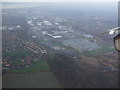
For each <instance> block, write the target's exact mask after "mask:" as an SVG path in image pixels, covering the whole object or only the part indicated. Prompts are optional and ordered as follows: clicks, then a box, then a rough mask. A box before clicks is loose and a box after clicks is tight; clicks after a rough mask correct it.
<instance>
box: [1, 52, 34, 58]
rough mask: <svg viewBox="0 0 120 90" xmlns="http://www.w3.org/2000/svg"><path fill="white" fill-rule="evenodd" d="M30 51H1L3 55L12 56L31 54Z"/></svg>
mask: <svg viewBox="0 0 120 90" xmlns="http://www.w3.org/2000/svg"><path fill="white" fill-rule="evenodd" d="M31 54H32V52H29V51H16V52H15V51H14V52H7V53H4V52H3V56H13V57H15V56H16V57H21V56H26V55H31Z"/></svg>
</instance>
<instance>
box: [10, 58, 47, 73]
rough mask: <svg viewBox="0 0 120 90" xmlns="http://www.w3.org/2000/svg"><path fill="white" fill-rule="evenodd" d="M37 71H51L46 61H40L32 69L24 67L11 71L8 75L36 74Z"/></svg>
mask: <svg viewBox="0 0 120 90" xmlns="http://www.w3.org/2000/svg"><path fill="white" fill-rule="evenodd" d="M36 71H42V72H47V71H49V66H48V64H47V62H46V61H45V60H44V59H41V60H39V61H38V62H37V63H36V64H34V65H32V66H30V67H24V68H21V69H15V70H10V71H9V72H8V73H34V72H36Z"/></svg>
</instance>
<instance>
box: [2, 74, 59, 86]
mask: <svg viewBox="0 0 120 90" xmlns="http://www.w3.org/2000/svg"><path fill="white" fill-rule="evenodd" d="M2 80H3V82H2V85H3V88H60V87H61V86H60V85H59V82H58V80H57V79H56V78H55V76H54V75H53V74H52V73H51V72H36V73H31V74H6V75H4V76H3V78H2Z"/></svg>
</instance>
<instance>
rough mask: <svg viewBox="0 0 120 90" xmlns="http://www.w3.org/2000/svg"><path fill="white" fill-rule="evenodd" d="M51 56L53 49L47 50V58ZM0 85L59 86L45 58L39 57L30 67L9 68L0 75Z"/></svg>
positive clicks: (52, 55)
mask: <svg viewBox="0 0 120 90" xmlns="http://www.w3.org/2000/svg"><path fill="white" fill-rule="evenodd" d="M11 54H12V55H14V54H13V53H11ZM53 57H54V51H52V50H48V55H47V58H48V59H52V58H53ZM2 85H3V88H61V85H60V84H59V81H58V80H57V78H56V77H55V76H54V74H53V73H52V72H51V71H50V69H49V65H48V64H47V61H46V59H40V60H39V61H38V62H37V63H36V64H34V65H32V66H31V67H25V68H21V69H14V70H9V71H8V72H7V73H6V74H4V75H3V77H2Z"/></svg>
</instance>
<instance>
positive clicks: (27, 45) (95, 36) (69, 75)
mask: <svg viewBox="0 0 120 90" xmlns="http://www.w3.org/2000/svg"><path fill="white" fill-rule="evenodd" d="M117 21H118V16H117V3H112V2H109V3H102V2H101V3H97V2H93V3H84V2H81V3H27V2H24V3H23V2H21V3H18V2H6V3H5V2H4V3H2V27H0V28H2V62H0V63H1V64H2V88H117V87H118V52H117V51H116V50H115V48H114V42H113V36H110V35H107V34H102V33H103V32H105V31H107V30H109V29H111V28H115V27H117V24H118V23H117ZM11 82H12V83H11Z"/></svg>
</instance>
